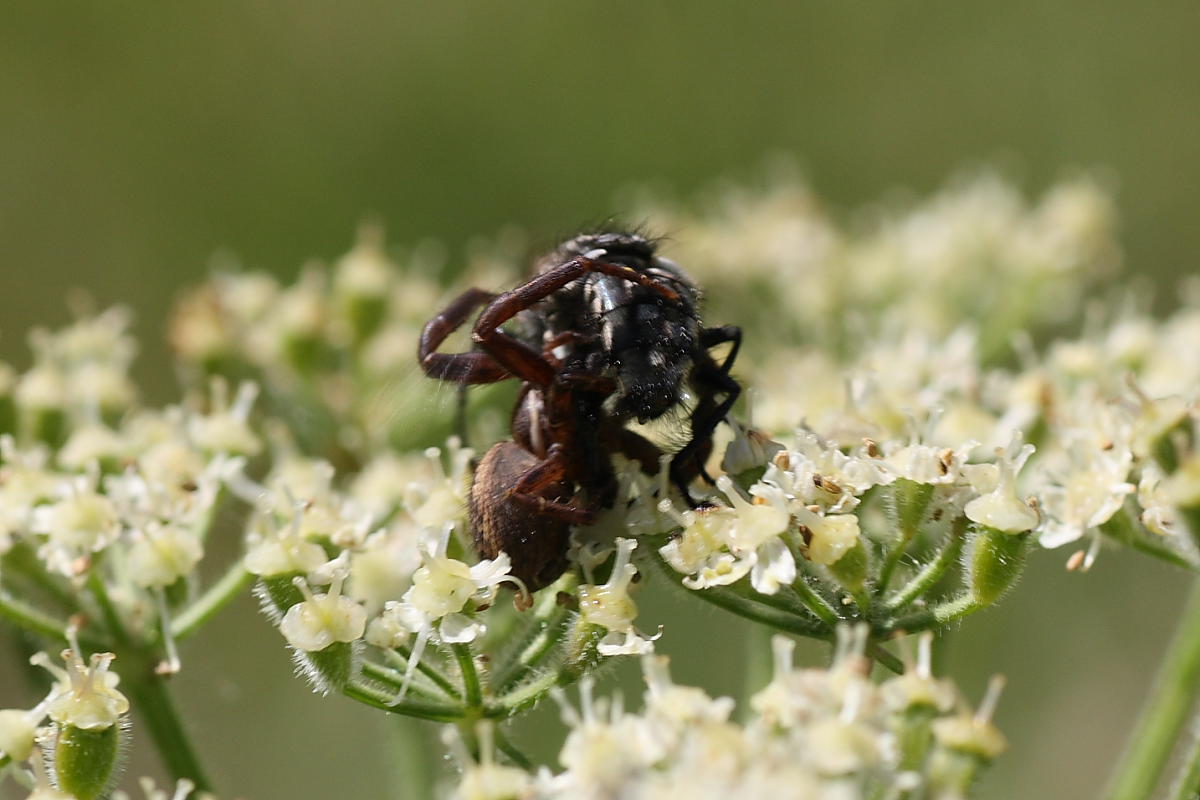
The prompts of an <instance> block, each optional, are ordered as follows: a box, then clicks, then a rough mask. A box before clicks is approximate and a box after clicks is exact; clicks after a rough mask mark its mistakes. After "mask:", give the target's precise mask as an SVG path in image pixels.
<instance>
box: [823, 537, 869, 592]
mask: <svg viewBox="0 0 1200 800" xmlns="http://www.w3.org/2000/svg"><path fill="white" fill-rule="evenodd" d="M870 567H871V562H870V556H869V555H868V554H867V548H865V547H863V543H862V539H861V538H860V537H856V538H855V540H854V545H853V546H852V547H851V548H850V549H849V550H847V551H846V552H845V553H844V554H843V555H842V557H841V558H839V559H838V560H837V561H835V562H833V563H832V564H830V565H829V571H830V573H832V574H833V577H835V578H837V580H838V583H840V584H841V585H842V588H844V589H845V590H846V591H848V592H850V593H851V594H857V593H858V592H861V591H862V589H863V586H865V585H866V582H867V576H868V574H869V573H870Z"/></svg>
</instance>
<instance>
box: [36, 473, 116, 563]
mask: <svg viewBox="0 0 1200 800" xmlns="http://www.w3.org/2000/svg"><path fill="white" fill-rule="evenodd" d="M91 483H92V482H91V481H89V480H87V479H80V480H79V481H75V482H72V483H71V484H69V486H68V493H67V495H66V496H65V497H63V498H62V499H61V500H59V501H58V502H56V503H52V504H50V505H44V506H39V507H37V508H35V509H34V510H33V517H32V526H31V527H32V529H33V530H34V532H36V533H42V534H45V536H46V543H45V544H43V545H42V546H41V547H40V548H39V549H38V554H39V555H40V556H41V557H42V558H43V559H44V560H45V561H46V564H47V566H48V567H49V568H50V569H52V570H54V571H56V572H59V573H61V574H63V575H66V576H68V577H72V576H74V575H77V574H79V573H80V571H82V570H83V569H86V567H87V564H86V563H85V559H86V558H87V557H88V556H90V555H91V554H92V553H95V552H98V551H100V550H103V549H104V548H105V547H108V546H109V545H110V544H112V543H113V542H114V541H116V539H117V536H118V534H119V533H120V532H121V525H120V519H119V517H118V516H117V509H116V507H115V506H114V505H113V502H112V500H110V499H109V498H107V497H105V496H104V495H102V494H99V493H97V492H96V491H95V489H94V488H92V485H91Z"/></svg>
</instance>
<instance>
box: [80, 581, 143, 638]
mask: <svg viewBox="0 0 1200 800" xmlns="http://www.w3.org/2000/svg"><path fill="white" fill-rule="evenodd" d="M87 588H88V592H90V593H91V595H92V599H93V600H95V601H96V606H97V607H98V608H99V609H100V616H101V618H102V619H103V620H104V625H105V627H106V628H108V633H109V635H110V636H112V639H113V642H114V643H115V644H116V645H117V647H118V648H121V649H125V650H134V649H136V648H135V646H134V643H133V639H132V637H130V635H129V632H128V631H126V630H125V623H124V622H122V621H121V614H120V612H118V611H117V607H116V606H114V605H113V603H112V600H111V599H110V598H109V596H108V589H106V588H105V587H104V580H103V579H102V578H101V577H100V564H99V563H98V562H97V563H95V564H93V565H92V569H91V570H90V571H89V572H88V577H87ZM118 655H120V654H118Z"/></svg>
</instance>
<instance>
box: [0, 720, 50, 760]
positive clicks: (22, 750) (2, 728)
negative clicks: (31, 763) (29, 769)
mask: <svg viewBox="0 0 1200 800" xmlns="http://www.w3.org/2000/svg"><path fill="white" fill-rule="evenodd" d="M41 718H42V717H41V714H40V713H36V712H32V711H25V710H23V709H19V708H6V709H4V710H3V711H0V753H3V754H4V755H6V756H8V757H9V758H10V759H11V760H13V761H25V760H26V759H28V758H29V756H30V754H31V753H33V745H34V735H35V734H36V733H37V727H38V723H39V722H40V721H41Z"/></svg>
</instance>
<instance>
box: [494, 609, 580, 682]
mask: <svg viewBox="0 0 1200 800" xmlns="http://www.w3.org/2000/svg"><path fill="white" fill-rule="evenodd" d="M538 611H539V612H540V611H541V609H538ZM535 613H536V612H535ZM566 614H567V610H566V608H564V607H563V606H560V605H558V604H557V603H556V604H555V605H554V606H553V607H552V609H549V610H548V613H546V614H539V618H538V619H535V620H534V622H533V629H534V635H533V636H532V637H531V638H530V639H529V640H528V641H527V642H526V643H525V646H524V647H522V648H520V649H519V650H518V651H517V652H516V654H515V655H514V657H513V658H512V660H511V661H509V662H507V663H505V664H504V665H502V666H501V667H500V669H498V670H497V671H496V673H495V675H496V679H495V682H494V684H493V685H494V686H496V687H498V688H497V691H501V692H503V691H505V690H507V689H509V688H511V687H512V686H514V685H516V684H517V683H519V682H520V681H521V680H523V679H524V678H525V677H526V676H527V675H529V673H530V672H532V671H533V669H534V668H535V667H537V665H538V664H540V663H541V662H542V659H544V658H545V657H546V655H547V654H548V653H550V651H551V650H553V649H554V646H555V645H557V644H558V643H559V641H560V634H561V632H562V623H563V619H564V618H565V617H566Z"/></svg>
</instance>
